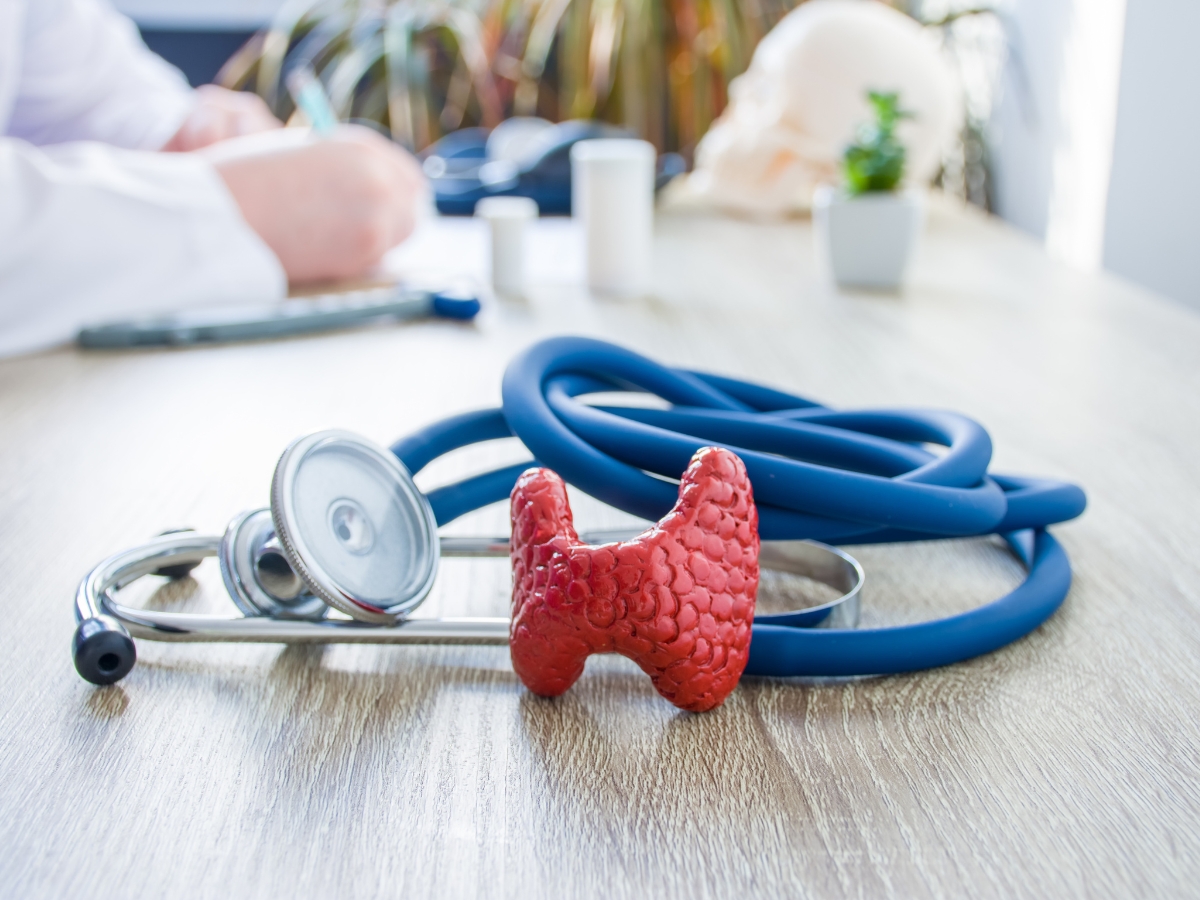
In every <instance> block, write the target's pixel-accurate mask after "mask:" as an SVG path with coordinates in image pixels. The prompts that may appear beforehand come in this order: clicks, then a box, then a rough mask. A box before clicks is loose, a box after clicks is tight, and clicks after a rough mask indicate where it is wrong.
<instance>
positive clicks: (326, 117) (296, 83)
mask: <svg viewBox="0 0 1200 900" xmlns="http://www.w3.org/2000/svg"><path fill="white" fill-rule="evenodd" d="M287 87H288V93H290V94H291V95H292V100H293V101H294V102H295V104H296V108H297V109H299V110H300V111H301V112H302V113H304V115H305V117H306V118H307V119H308V121H309V124H310V125H312V130H313V131H314V132H315V133H316V134H318V135H321V136H322V137H323V136H326V135H330V134H332V133H333V132H334V129H336V128H337V125H338V117H337V113H336V112H334V110H333V104H332V103H330V102H329V95H328V94H326V93H325V88H323V87H322V86H321V79H319V78H318V77H317V74H316V72H314V71H313V70H312V67H311V66H309V65H307V64H304V65H299V66H296V67H295V68H294V69H292V71H291V72H289V73H288V76H287Z"/></svg>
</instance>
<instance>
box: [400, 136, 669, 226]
mask: <svg viewBox="0 0 1200 900" xmlns="http://www.w3.org/2000/svg"><path fill="white" fill-rule="evenodd" d="M489 134H490V133H489V131H488V130H487V129H486V128H464V129H462V130H460V131H455V132H453V133H451V134H448V135H446V137H444V138H442V139H441V140H440V141H438V142H437V143H436V144H434V145H433V146H431V147H430V148H429V149H427V150H426V151H425V152H424V153H423V154H422V158H423V165H424V169H425V174H426V176H427V177H428V178H429V181H430V183H431V184H432V185H433V191H434V199H435V201H436V203H437V209H438V212H440V213H442V214H443V215H451V216H469V215H472V214H473V213H474V212H475V204H476V203H478V202H479V201H480V200H482V199H483V198H485V197H504V196H511V197H529V198H531V199H532V200H534V201H536V202H537V205H538V211H539V212H540V213H541V214H542V215H544V216H546V215H570V214H571V147H572V146H573V145H574V144H576V143H578V142H579V141H585V140H593V139H596V138H629V137H634V136H635V135H633V134H632V132H630V131H628V130H626V129H624V128H618V127H616V126H615V125H609V124H606V123H604V122H597V121H594V120H590V119H573V120H570V121H567V122H560V123H559V124H557V125H551V126H548V127H547V128H546V129H545V131H543V132H542V133H541V134H539V135H537V137H536V138H535V139H534V140H533V141H531V142H530V144H529V146H528V147H526V148H525V150H524V151H523V152H522V153H521V154H520V155H519V158H518V159H516V160H503V159H492V158H490V157H489V156H488V137H489ZM685 168H686V164H685V162H684V160H683V157H681V156H679V155H678V154H676V153H667V154H664V155H663V156H661V157H660V158H659V165H658V169H659V177H658V186H659V187H661V186H662V185H663V184H665V183H666V181H669V180H670V179H671V178H673V177H674V176H675V175H678V174H680V173H682V172H683V171H684V169H685Z"/></svg>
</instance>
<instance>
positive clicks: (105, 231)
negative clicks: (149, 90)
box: [0, 138, 287, 355]
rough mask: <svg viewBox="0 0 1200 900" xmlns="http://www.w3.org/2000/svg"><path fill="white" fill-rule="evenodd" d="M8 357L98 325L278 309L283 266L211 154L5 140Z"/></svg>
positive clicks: (0, 269) (1, 320)
mask: <svg viewBox="0 0 1200 900" xmlns="http://www.w3.org/2000/svg"><path fill="white" fill-rule="evenodd" d="M0 197H3V198H4V200H3V202H2V203H0V355H9V354H13V353H21V352H25V351H30V350H36V349H40V348H43V347H47V346H51V345H54V344H58V343H62V342H64V341H67V340H70V339H71V338H73V336H74V335H75V333H76V332H77V331H78V329H79V328H80V327H81V326H82V325H84V324H89V323H95V322H98V321H104V320H113V319H118V318H121V317H127V316H134V315H144V314H149V313H159V312H166V311H169V310H175V309H179V308H181V307H196V306H221V305H230V304H235V303H243V302H255V301H257V302H270V301H272V300H278V299H281V298H282V297H283V296H285V294H286V289H287V279H286V276H285V274H284V272H283V268H282V267H281V266H280V264H279V261H278V259H277V258H276V257H275V255H274V254H273V253H272V252H271V251H270V249H269V248H268V247H267V246H266V244H264V243H263V242H262V240H261V239H260V238H259V237H258V235H257V234H256V233H255V232H254V231H253V230H252V229H251V228H250V227H249V225H247V224H246V222H245V220H244V219H243V218H242V216H241V212H240V210H239V209H238V207H237V204H236V202H235V201H234V199H233V197H232V195H231V194H230V193H229V191H228V189H227V188H226V187H225V183H224V181H222V180H221V177H220V175H218V174H217V172H216V170H215V169H214V168H213V167H212V165H211V163H209V162H208V161H207V160H205V159H204V158H203V157H200V156H197V155H195V154H187V153H171V154H165V153H146V152H139V151H130V150H122V149H118V148H115V147H107V146H104V145H102V144H98V143H92V142H78V143H71V144H61V145H58V146H54V147H42V148H38V147H33V146H31V145H30V144H28V143H27V142H25V141H20V140H16V139H13V138H0Z"/></svg>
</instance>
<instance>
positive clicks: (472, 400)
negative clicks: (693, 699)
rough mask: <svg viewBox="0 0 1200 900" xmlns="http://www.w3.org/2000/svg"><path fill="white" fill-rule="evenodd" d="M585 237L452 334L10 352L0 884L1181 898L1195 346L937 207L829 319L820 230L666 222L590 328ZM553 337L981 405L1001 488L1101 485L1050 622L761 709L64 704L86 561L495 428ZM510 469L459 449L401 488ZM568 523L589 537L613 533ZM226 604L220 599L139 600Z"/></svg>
mask: <svg viewBox="0 0 1200 900" xmlns="http://www.w3.org/2000/svg"><path fill="white" fill-rule="evenodd" d="M572 240H573V234H572V232H571V231H570V226H569V224H568V223H565V222H557V223H554V222H550V223H541V224H540V225H539V230H538V232H537V235H536V244H537V247H538V262H537V265H536V267H535V276H536V281H537V287H536V289H535V290H533V291H532V296H531V298H530V299H529V300H528V301H527V302H523V303H517V302H503V303H493V304H492V305H491V306H490V307H489V308H488V309H487V310H486V312H485V314H484V315H483V316H482V317H481V318H480V320H479V322H478V324H477V325H476V326H473V327H472V326H459V325H454V324H447V323H440V322H429V323H420V324H414V325H404V326H391V327H379V328H369V329H366V330H362V331H357V332H352V333H343V334H338V335H329V336H323V337H317V338H311V339H302V340H300V339H298V340H288V341H282V342H278V343H266V344H258V345H242V346H228V347H218V348H211V349H199V350H184V351H177V352H131V353H116V354H85V353H79V352H75V351H73V350H62V351H60V352H54V353H48V354H44V355H39V356H34V357H30V358H26V359H19V360H10V361H7V362H3V363H0V423H2V425H0V512H2V515H0V573H2V575H3V579H2V582H0V610H2V611H3V616H4V621H5V630H4V633H5V635H6V640H5V642H4V648H5V649H4V662H5V664H4V665H3V667H2V668H0V766H2V769H0V771H2V773H3V774H2V776H0V809H2V810H3V811H4V815H3V818H2V820H0V894H2V895H3V896H7V897H120V898H137V897H154V898H159V897H176V896H180V897H182V896H189V897H190V896H197V897H221V898H225V897H243V896H244V897H281V898H295V897H374V896H396V897H400V896H404V897H426V896H453V897H457V896H478V897H514V898H526V897H554V898H560V897H585V896H595V897H604V898H619V897H631V898H641V897H687V898H700V897H713V898H729V897H783V896H788V897H842V896H849V897H868V898H877V897H918V896H930V897H962V896H971V897H1006V898H1007V897H1038V898H1044V897H1067V896H1087V897H1101V896H1112V897H1129V896H1154V897H1163V896H1170V895H1177V896H1182V895H1191V896H1195V895H1196V893H1197V891H1200V887H1198V886H1197V885H1198V884H1200V745H1198V738H1200V724H1198V721H1197V719H1198V717H1200V678H1198V674H1200V564H1198V559H1200V557H1198V556H1197V553H1196V551H1195V547H1196V546H1197V543H1198V542H1200V467H1198V466H1197V452H1196V447H1197V446H1198V445H1200V362H1198V360H1200V317H1197V315H1196V314H1195V313H1194V312H1190V311H1187V310H1185V309H1183V308H1181V307H1179V306H1176V305H1172V304H1170V303H1168V302H1165V301H1163V300H1159V299H1156V298H1155V297H1152V296H1148V295H1146V294H1144V293H1142V292H1140V291H1137V290H1134V289H1133V288H1131V287H1129V286H1126V285H1124V284H1121V283H1119V282H1117V281H1115V280H1113V279H1110V278H1102V277H1086V276H1083V275H1079V274H1074V273H1072V272H1070V271H1068V270H1067V269H1065V268H1063V267H1060V266H1057V265H1054V264H1052V263H1050V262H1049V261H1048V260H1047V258H1046V257H1045V256H1044V255H1043V253H1042V252H1041V250H1040V249H1039V248H1037V247H1036V246H1035V245H1034V244H1033V243H1032V242H1031V241H1029V240H1027V239H1026V238H1024V237H1021V236H1018V235H1017V234H1016V233H1014V232H1012V231H1010V230H1008V229H1007V228H1005V227H1003V226H1001V225H999V224H996V223H994V222H991V221H987V220H985V219H983V218H982V217H980V216H977V215H974V214H968V213H963V212H958V211H954V210H951V209H949V208H945V207H940V208H939V209H938V210H937V211H936V212H935V214H934V216H933V218H932V221H931V223H930V227H929V231H928V233H927V236H926V240H925V243H924V245H923V248H922V250H921V254H920V257H919V260H918V264H917V266H916V268H915V271H914V273H913V276H912V279H911V283H910V285H909V288H908V289H907V290H906V291H905V292H904V294H903V295H902V296H886V295H850V294H839V293H838V292H836V291H835V290H833V289H832V288H831V287H830V286H829V285H828V284H827V281H826V277H825V275H824V273H823V269H822V267H821V266H820V265H818V264H817V262H816V261H815V257H814V252H813V249H812V239H811V234H810V226H809V224H808V223H804V222H801V223H793V224H787V225H762V224H749V223H738V222H733V221H728V220H720V219H704V218H668V217H664V218H663V219H662V220H660V222H659V230H658V243H657V250H656V252H657V275H656V281H657V287H656V290H655V292H654V296H653V297H652V298H650V299H645V300H640V301H624V302H620V301H601V300H592V299H589V298H588V297H587V296H586V294H585V293H584V291H583V290H582V289H581V288H580V287H579V286H578V281H579V275H578V260H579V253H578V250H577V248H576V247H575V245H574V244H573V243H572ZM482 257H483V236H482V234H481V233H480V232H479V231H478V230H477V228H476V225H475V223H472V222H469V221H468V222H451V223H440V224H436V225H435V226H431V228H429V229H428V230H427V231H426V232H425V233H424V234H423V235H421V236H420V237H419V238H418V239H417V240H416V241H414V242H413V243H412V244H411V245H410V246H408V247H406V248H404V249H403V250H402V251H401V252H400V253H399V254H398V256H397V259H396V260H394V264H395V266H397V267H398V268H399V269H401V270H403V271H407V272H409V273H413V272H418V271H421V272H425V273H427V274H433V275H437V276H439V277H445V276H446V275H447V273H451V272H472V271H475V272H478V271H481V270H482V262H481V260H482ZM563 332H575V333H585V334H591V335H596V336H599V337H604V338H609V339H613V340H616V341H620V342H622V343H625V344H628V345H630V346H632V347H634V348H636V349H639V350H642V351H645V352H647V353H650V354H652V355H654V356H655V357H657V358H659V359H661V360H664V361H668V362H672V363H678V364H688V365H692V366H697V367H704V368H708V369H711V370H714V371H718V372H726V373H731V374H736V375H741V376H746V377H749V378H754V379H760V380H763V381H766V382H769V383H773V384H776V385H779V386H781V387H783V388H785V389H788V390H794V391H797V392H800V393H805V394H809V395H811V396H814V397H816V398H819V399H822V400H824V401H826V402H828V403H830V404H833V405H836V406H935V407H946V408H951V409H957V410H961V411H964V412H967V413H969V414H971V415H973V416H975V417H976V418H978V419H979V420H980V421H981V422H982V423H983V424H984V425H985V426H986V427H987V428H988V429H989V430H990V432H991V434H992V436H993V438H994V440H995V443H996V463H995V465H996V468H997V469H998V470H999V471H1012V472H1027V473H1031V474H1038V473H1041V474H1045V475H1051V476H1062V477H1068V478H1071V479H1074V480H1076V481H1078V482H1079V483H1081V484H1083V485H1084V486H1085V487H1086V488H1087V490H1088V492H1089V496H1090V500H1091V505H1090V507H1089V509H1088V512H1087V513H1086V514H1085V516H1084V517H1083V518H1082V519H1080V520H1078V521H1076V522H1073V523H1070V524H1068V525H1065V526H1063V527H1060V528H1058V529H1057V534H1058V535H1059V537H1060V538H1061V540H1062V541H1063V543H1064V544H1065V546H1066V548H1067V550H1068V552H1069V553H1070V554H1071V557H1072V559H1073V561H1074V564H1075V568H1076V581H1075V586H1074V588H1073V589H1072V592H1071V595H1070V597H1069V598H1068V599H1067V601H1066V604H1065V605H1064V607H1063V608H1062V610H1061V611H1060V612H1059V613H1058V614H1057V615H1056V616H1055V617H1054V618H1053V619H1052V620H1051V621H1050V622H1049V623H1048V624H1047V625H1045V626H1044V627H1042V628H1041V629H1039V630H1038V631H1037V632H1035V633H1034V634H1033V635H1031V636H1030V637H1028V638H1027V639H1025V640H1022V641H1020V642H1018V643H1017V644H1015V645H1013V646H1010V647H1008V648H1007V649H1005V650H1003V651H1001V652H998V653H994V654H992V655H990V656H987V657H984V658H982V659H977V660H974V661H971V662H967V663H963V664H960V665H956V666H951V667H948V668H944V669H940V670H937V671H930V672H922V673H917V674H913V675H906V676H899V677H890V678H879V679H874V680H866V681H859V682H852V683H843V684H812V683H807V684H805V683H788V682H784V681H769V680H751V679H747V680H746V681H745V682H743V684H742V685H741V686H740V687H739V689H738V690H737V691H736V692H735V693H734V695H733V696H732V697H731V698H730V700H729V701H728V702H727V703H726V704H725V706H724V707H722V708H721V709H719V710H718V711H716V712H714V713H711V714H707V715H699V716H697V715H689V714H683V713H679V712H678V711H676V710H675V709H674V708H673V707H671V706H670V705H668V704H667V703H666V702H665V701H663V700H661V699H660V698H659V697H658V696H657V695H656V694H655V693H654V691H653V690H652V688H651V686H650V684H649V681H648V679H646V678H645V677H644V676H643V675H641V674H640V672H638V671H637V670H636V668H635V667H634V666H633V665H632V664H630V663H628V662H627V661H625V660H622V659H611V658H604V659H595V658H594V659H592V660H591V661H590V662H589V664H588V670H587V673H586V674H585V675H584V676H583V678H582V679H581V680H580V682H579V683H578V684H577V685H576V686H575V687H574V688H573V689H572V690H571V691H570V692H569V693H568V694H567V695H566V696H565V697H563V698H561V699H560V700H557V701H545V700H541V699H538V698H536V697H533V696H531V695H529V694H528V693H527V692H526V691H525V690H524V688H523V687H522V686H521V685H520V683H519V682H518V681H517V680H516V678H515V676H514V675H513V672H512V669H511V667H510V665H509V661H508V657H507V652H506V651H505V650H504V649H503V648H453V647H431V648H419V647H418V648H411V647H391V648H388V647H330V648H326V649H320V648H300V647H296V648H291V649H281V648H279V647H272V646H258V645H245V646H204V645H194V646H181V645H156V644H152V643H150V642H142V643H141V644H140V645H139V653H140V661H139V663H138V665H137V668H136V669H135V670H134V671H133V673H132V674H130V676H129V677H128V678H127V679H125V680H124V681H123V682H121V683H120V684H119V685H118V686H113V687H109V688H105V689H96V688H93V687H92V686H90V685H88V684H86V683H84V682H83V681H82V680H81V679H80V678H79V677H78V676H77V675H76V674H75V671H74V669H73V668H72V665H71V659H70V654H69V652H68V645H69V642H70V637H71V632H72V628H73V622H72V616H71V597H72V593H73V590H74V588H75V585H76V583H77V581H78V579H79V578H80V577H81V576H82V575H83V573H84V572H85V571H86V570H87V569H88V568H89V567H90V566H91V565H93V564H94V563H95V562H96V561H97V560H98V559H100V558H101V557H103V556H105V555H107V554H109V553H111V552H114V551H116V550H118V549H121V548H124V547H126V546H129V545H132V544H136V543H138V542H139V541H141V540H142V539H143V538H145V537H146V536H148V535H151V534H154V533H156V532H158V531H159V530H161V529H163V528H165V527H169V526H175V525H184V524H186V525H192V526H195V527H197V528H199V529H203V530H206V531H212V532H219V531H220V529H221V528H222V527H223V525H224V522H225V521H226V520H227V519H228V518H229V517H230V516H231V515H232V514H233V513H235V512H237V511H238V510H241V509H244V508H249V507H254V506H259V505H265V502H266V499H267V487H268V483H269V479H270V475H271V470H272V467H273V465H274V462H275V459H276V457H277V456H278V454H279V452H280V450H281V449H282V448H283V447H284V445H285V444H286V443H287V442H288V441H289V440H290V439H291V438H293V437H295V436H297V435H299V434H302V433H305V432H308V431H314V430H318V429H322V428H328V427H334V426H338V427H345V428H350V429H353V430H355V431H359V432H361V433H363V434H365V435H367V436H369V437H371V438H374V439H376V440H378V441H381V442H386V441H388V440H390V439H392V438H394V437H397V436H399V435H402V434H404V433H406V432H407V431H408V430H410V429H412V428H414V427H416V426H418V425H421V424H423V423H426V422H429V421H432V420H434V419H436V418H439V417H441V416H443V415H446V414H448V413H452V412H457V411H463V410H468V409H471V408H476V407H479V406H482V405H490V404H495V403H496V402H497V401H498V400H499V384H500V375H501V373H502V371H503V369H504V366H505V363H506V361H507V360H508V359H509V358H510V357H511V356H512V355H513V354H514V353H515V352H516V351H517V350H519V349H520V348H521V347H522V346H524V345H527V344H528V343H530V342H532V341H534V340H536V339H538V338H540V337H543V336H545V335H550V334H556V333H563ZM519 458H520V450H519V448H514V447H510V446H506V445H500V444H498V445H495V446H490V447H478V448H472V449H470V450H467V451H463V452H460V453H459V454H457V455H456V456H455V457H453V458H451V459H448V460H445V461H444V462H442V463H439V464H437V466H436V467H435V468H434V469H433V470H431V471H430V472H429V473H428V475H425V474H423V475H422V477H421V479H420V481H421V483H422V484H423V485H425V486H427V487H428V486H433V485H436V484H438V483H440V482H444V481H447V480H449V479H450V478H452V477H455V476H456V475H458V474H463V473H467V472H471V471H477V470H478V469H479V467H481V466H483V465H486V464H488V463H493V462H496V461H499V460H502V459H503V460H506V461H507V460H514V461H515V460H517V459H519ZM577 504H578V510H577V519H578V521H579V522H580V524H581V526H582V527H584V528H587V527H611V526H613V525H618V524H621V523H622V522H625V521H627V518H626V517H623V516H622V515H621V514H618V513H615V512H613V511H611V510H607V509H605V508H603V507H601V506H600V505H599V504H597V503H595V502H590V503H589V502H588V501H587V500H586V498H584V499H578V498H577ZM505 514H506V513H505V510H504V509H502V508H494V509H489V510H485V511H482V512H480V513H476V514H473V515H472V516H470V517H468V519H466V520H463V521H461V522H460V523H457V524H456V525H455V526H454V527H455V528H456V530H457V531H459V532H460V533H481V532H485V533H486V532H493V531H496V530H498V529H500V528H502V527H503V525H504V521H505ZM855 552H857V551H855ZM859 555H860V558H861V559H862V561H863V563H864V565H865V566H866V569H867V572H868V579H869V582H868V594H867V609H866V616H865V621H866V622H867V623H871V622H898V621H913V620H918V619H922V618H929V617H932V616H936V615H941V614H946V613H949V612H953V611H955V610H960V609H964V608H967V607H970V606H973V605H977V604H979V603H982V602H984V601H986V600H988V599H990V598H992V597H995V596H998V595H999V594H1001V593H1003V592H1005V591H1006V590H1007V589H1009V588H1010V587H1011V586H1012V585H1014V584H1015V583H1016V582H1017V580H1018V579H1019V577H1020V571H1019V569H1018V568H1017V566H1016V564H1015V563H1014V562H1013V561H1012V560H1011V559H1010V558H1009V557H1008V556H1007V555H1006V554H1005V553H1004V552H1003V551H1002V549H1000V547H999V546H998V545H997V544H996V543H995V542H994V541H991V540H982V539H981V540H968V541H949V542H940V543H936V544H925V545H910V546H890V547H881V548H864V549H863V550H862V551H861V553H860V554H859ZM213 568H215V567H213ZM507 590H508V585H507V569H506V565H505V564H504V563H503V562H477V561H471V560H462V561H451V562H449V563H447V564H446V565H445V566H444V569H443V572H442V575H441V577H440V580H439V584H438V587H437V588H436V591H435V594H434V596H433V597H432V598H431V600H430V601H429V602H428V603H427V604H426V606H425V607H423V608H422V613H428V614H431V615H433V614H469V613H472V612H474V613H479V614H493V615H494V614H502V613H503V611H504V610H505V608H506V602H507V599H506V598H507ZM221 594H222V591H221V590H220V588H219V578H218V577H217V576H216V575H215V574H214V572H212V571H205V570H204V569H202V570H201V572H200V578H199V584H198V585H197V583H196V582H192V581H184V582H181V583H179V584H176V585H174V586H172V587H169V588H166V589H163V590H160V591H158V592H157V593H155V594H153V595H152V596H149V597H148V598H147V600H146V602H149V603H154V604H157V605H160V606H163V607H166V608H172V609H207V608H214V609H215V608H217V607H218V606H220V604H221V603H222V602H224V601H223V600H222V598H221Z"/></svg>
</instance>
